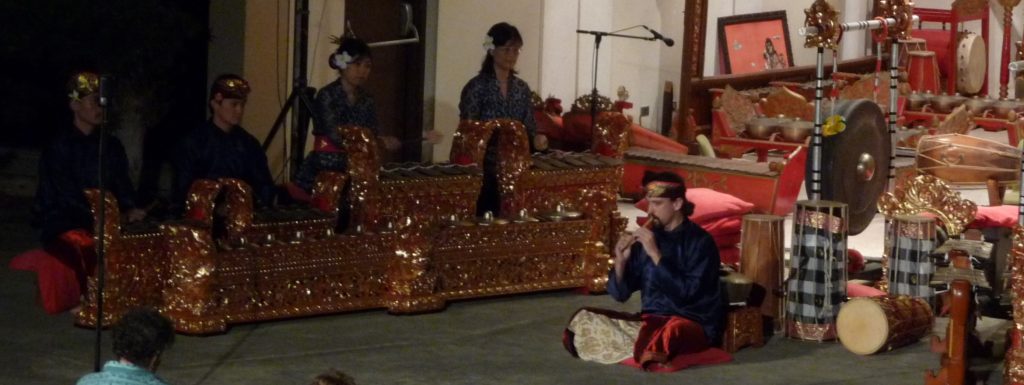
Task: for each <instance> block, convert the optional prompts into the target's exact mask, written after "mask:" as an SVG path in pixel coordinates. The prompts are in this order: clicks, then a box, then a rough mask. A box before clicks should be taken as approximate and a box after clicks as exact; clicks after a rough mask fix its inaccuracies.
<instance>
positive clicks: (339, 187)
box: [312, 171, 348, 216]
mask: <svg viewBox="0 0 1024 385" xmlns="http://www.w3.org/2000/svg"><path fill="white" fill-rule="evenodd" d="M347 180H348V176H347V175H345V174H343V173H340V172H336V171H321V172H320V174H317V176H316V183H315V184H314V185H313V202H312V204H313V207H315V208H317V209H319V210H321V211H323V212H325V213H329V214H331V215H334V216H336V215H338V208H339V204H340V202H341V194H342V192H343V191H344V190H345V182H346V181H347Z"/></svg>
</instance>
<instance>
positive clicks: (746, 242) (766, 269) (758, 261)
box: [740, 214, 785, 330]
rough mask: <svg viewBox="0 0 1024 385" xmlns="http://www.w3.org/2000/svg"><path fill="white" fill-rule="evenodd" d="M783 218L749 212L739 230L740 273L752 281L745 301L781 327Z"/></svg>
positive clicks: (782, 311) (782, 313)
mask: <svg viewBox="0 0 1024 385" xmlns="http://www.w3.org/2000/svg"><path fill="white" fill-rule="evenodd" d="M784 221H785V217H781V216H778V215H763V214H748V215H744V216H743V227H742V229H741V230H740V273H743V275H744V276H746V277H747V278H749V279H750V280H751V281H753V282H754V287H753V289H752V290H751V293H750V297H749V298H748V300H747V303H748V304H749V305H751V306H757V307H760V309H761V315H763V316H766V317H769V318H771V319H772V320H773V321H774V324H775V325H776V330H781V326H782V318H783V317H784V316H785V314H784V308H783V303H784V302H783V300H784V298H783V297H782V295H781V293H782V274H783V269H784V263H785V262H784V259H783V253H784V249H785V244H784V242H785V234H784V233H783V231H785V230H783V225H784Z"/></svg>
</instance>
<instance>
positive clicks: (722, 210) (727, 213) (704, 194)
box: [636, 188, 754, 229]
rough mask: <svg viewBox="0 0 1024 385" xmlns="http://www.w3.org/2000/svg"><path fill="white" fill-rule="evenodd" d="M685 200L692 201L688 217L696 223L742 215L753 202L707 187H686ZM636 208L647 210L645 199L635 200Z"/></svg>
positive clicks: (749, 208)
mask: <svg viewBox="0 0 1024 385" xmlns="http://www.w3.org/2000/svg"><path fill="white" fill-rule="evenodd" d="M686 200H688V201H690V202H692V203H693V206H694V208H693V215H691V216H690V219H691V220H693V221H694V222H697V223H698V224H704V223H706V222H708V221H711V220H714V219H718V218H722V217H731V216H743V214H746V213H749V212H750V210H753V209H754V204H753V203H750V202H747V201H745V200H742V199H740V198H737V197H734V196H732V195H729V194H726V193H722V192H718V191H715V190H712V189H709V188H690V189H686ZM636 208H638V209H640V210H641V211H644V212H647V200H646V199H641V200H640V201H638V202H636ZM705 229H707V228H706V227H705Z"/></svg>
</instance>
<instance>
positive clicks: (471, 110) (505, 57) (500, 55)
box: [459, 23, 537, 214]
mask: <svg viewBox="0 0 1024 385" xmlns="http://www.w3.org/2000/svg"><path fill="white" fill-rule="evenodd" d="M522 48H523V37H522V36H521V35H520V34H519V29H517V28H516V27H514V26H512V25H511V24H508V23H498V24H495V25H494V26H492V27H491V29H490V30H488V31H487V37H486V38H485V39H484V49H486V50H487V57H485V58H484V62H483V64H482V65H481V66H480V73H479V74H477V75H476V76H475V77H473V78H472V79H470V80H469V83H466V85H465V87H463V88H462V97H461V98H460V100H459V118H460V119H463V120H467V119H468V120H480V121H486V120H491V119H501V118H507V119H513V120H518V121H520V122H522V123H523V125H524V126H526V133H527V138H529V140H530V151H531V152H533V150H534V148H535V146H534V135H535V134H536V132H537V123H536V122H535V121H534V119H533V105H532V103H531V101H530V100H531V99H530V86H529V85H527V84H526V82H524V81H523V79H520V78H519V77H517V76H516V70H515V66H516V61H518V60H519V53H520V51H521V50H522ZM483 169H484V181H483V186H482V187H481V192H480V198H479V199H478V200H477V214H483V213H484V212H486V211H491V212H493V213H498V209H499V206H500V203H499V200H498V199H499V197H498V178H497V171H496V169H497V142H496V141H495V140H494V137H491V141H489V142H488V143H487V152H486V155H485V157H484V164H483Z"/></svg>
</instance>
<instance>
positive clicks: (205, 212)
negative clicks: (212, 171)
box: [185, 179, 221, 226]
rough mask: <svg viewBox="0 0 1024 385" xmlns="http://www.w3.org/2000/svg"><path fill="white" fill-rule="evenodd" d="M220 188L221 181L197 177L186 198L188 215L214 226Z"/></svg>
mask: <svg viewBox="0 0 1024 385" xmlns="http://www.w3.org/2000/svg"><path fill="white" fill-rule="evenodd" d="M220 189H221V185H220V183H219V182H217V181H215V180H210V179H197V180H196V181H194V182H192V186H191V187H189V189H188V197H187V198H186V199H185V212H186V213H188V214H187V215H188V216H189V217H190V218H191V219H195V220H198V221H200V222H202V223H203V224H204V225H206V226H213V215H214V211H215V209H216V205H217V203H216V202H217V195H218V194H220Z"/></svg>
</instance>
